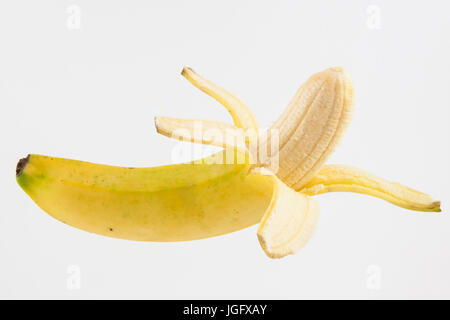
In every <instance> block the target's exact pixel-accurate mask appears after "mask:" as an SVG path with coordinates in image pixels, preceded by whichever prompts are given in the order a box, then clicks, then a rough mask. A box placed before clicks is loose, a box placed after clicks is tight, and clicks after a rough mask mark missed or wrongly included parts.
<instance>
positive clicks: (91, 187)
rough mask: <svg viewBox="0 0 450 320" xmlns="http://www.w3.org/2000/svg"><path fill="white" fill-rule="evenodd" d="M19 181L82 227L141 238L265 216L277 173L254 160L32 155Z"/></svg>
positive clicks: (210, 229) (178, 236)
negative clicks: (252, 165)
mask: <svg viewBox="0 0 450 320" xmlns="http://www.w3.org/2000/svg"><path fill="white" fill-rule="evenodd" d="M24 162H26V163H23V164H22V168H20V170H19V172H18V175H17V181H18V183H19V185H20V186H21V187H22V188H23V189H24V190H25V192H26V193H27V194H28V195H29V196H30V197H31V198H32V199H33V201H34V202H36V204H37V205H38V206H39V207H41V208H42V209H43V210H44V211H46V212H47V213H49V214H50V215H51V216H53V217H54V218H56V219H58V220H60V221H62V222H64V223H66V224H68V225H71V226H74V227H76V228H79V229H82V230H85V231H88V232H93V233H97V234H101V235H105V236H109V237H114V238H121V239H129V240H141V241H186V240H195V239H202V238H207V237H212V236H218V235H221V234H226V233H230V232H233V231H237V230H240V229H243V228H246V227H248V226H251V225H254V224H255V223H258V222H259V221H260V220H261V217H262V216H263V215H264V212H265V210H266V208H267V207H268V205H269V203H270V201H271V198H272V189H273V181H272V179H271V178H270V177H268V176H264V175H259V174H250V173H249V165H248V164H242V165H226V164H204V165H198V164H194V163H186V164H178V165H170V166H162V167H151V168H125V167H116V166H107V165H99V164H94V163H88V162H82V161H76V160H68V159H61V158H54V157H46V156H41V155H34V154H33V155H30V156H29V157H28V159H27V160H24Z"/></svg>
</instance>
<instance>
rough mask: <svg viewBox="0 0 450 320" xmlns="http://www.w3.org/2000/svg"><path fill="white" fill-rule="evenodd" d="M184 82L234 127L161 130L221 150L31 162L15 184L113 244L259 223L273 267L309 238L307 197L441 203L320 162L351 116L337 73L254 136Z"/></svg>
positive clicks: (245, 112) (315, 80)
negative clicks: (189, 158) (138, 164)
mask: <svg viewBox="0 0 450 320" xmlns="http://www.w3.org/2000/svg"><path fill="white" fill-rule="evenodd" d="M182 75H183V76H184V77H185V78H187V79H188V80H189V81H190V82H191V83H192V84H193V85H194V86H196V87H197V88H199V89H200V90H202V91H203V92H205V93H207V94H208V95H210V96H211V97H213V98H214V99H216V100H217V101H218V102H219V103H221V104H222V105H224V106H225V107H226V109H227V110H228V111H229V113H230V114H231V117H232V118H233V122H234V125H229V124H226V123H222V122H217V121H208V120H190V119H177V118H169V117H156V118H155V126H156V129H157V132H158V133H160V134H163V135H165V136H168V137H171V138H175V139H179V140H185V141H190V142H195V143H202V144H210V145H215V146H221V147H223V148H224V150H223V151H222V152H219V153H216V154H214V155H212V156H210V157H207V158H204V159H200V160H196V161H193V162H190V163H185V164H177V165H169V166H162V167H150V168H134V169H131V168H124V167H115V166H105V165H100V164H93V163H87V162H82V161H76V160H68V159H60V158H53V157H46V156H40V155H30V156H28V157H27V158H26V159H22V160H20V161H19V163H18V165H17V169H16V179H17V181H18V183H19V185H20V186H21V187H22V189H24V191H25V192H26V193H27V194H28V195H29V196H30V197H31V198H32V199H33V200H34V201H35V202H36V204H37V205H38V206H39V207H41V208H42V209H43V210H44V211H46V212H47V213H49V214H50V215H52V216H53V217H55V218H56V219H58V220H61V221H63V222H65V223H67V224H69V225H72V226H74V227H77V228H80V229H82V230H86V231H89V232H93V233H97V234H101V235H106V236H110V237H116V238H121V239H131V240H141V241H186V240H194V239H202V238H207V237H212V236H217V235H221V234H226V233H230V232H233V231H237V230H240V229H243V228H246V227H248V226H251V225H253V224H256V223H258V222H260V225H259V228H258V231H257V236H258V240H259V242H260V244H261V247H262V248H263V250H264V252H265V253H266V254H267V256H269V257H271V258H281V257H284V256H286V255H289V254H293V253H295V252H296V251H298V250H299V249H300V248H302V247H303V246H304V245H305V244H306V242H307V241H308V240H309V239H310V238H311V237H312V235H313V233H314V230H315V228H316V225H317V221H318V218H319V206H318V204H317V203H316V201H314V200H313V199H311V198H310V196H315V195H318V194H322V193H325V192H332V191H351V192H357V193H363V194H367V195H371V196H375V197H378V198H381V199H384V200H387V201H389V202H391V203H393V204H395V205H398V206H400V207H403V208H407V209H411V210H418V211H433V212H439V211H440V202H439V201H434V200H433V199H432V198H431V197H430V196H429V195H427V194H424V193H421V192H419V191H416V190H413V189H410V188H408V187H405V186H402V185H400V184H398V183H393V182H389V181H387V180H384V179H382V178H379V177H377V176H374V175H372V174H370V173H368V172H366V171H363V170H361V169H357V168H353V167H350V166H342V165H324V164H325V162H326V160H327V159H328V158H329V156H330V155H331V154H332V152H333V151H334V150H335V148H336V146H337V145H338V143H339V142H340V140H341V137H342V135H343V133H344V132H345V130H346V128H347V126H348V124H349V122H350V120H351V118H352V113H353V105H354V103H353V84H352V81H351V78H350V76H349V75H348V74H347V73H346V72H345V71H344V70H343V69H342V68H340V67H335V68H329V69H326V70H324V71H322V72H319V73H317V74H315V75H313V76H312V77H310V78H309V79H308V80H307V81H306V82H305V83H304V84H303V85H302V86H301V87H300V89H299V90H298V91H297V92H296V94H295V95H294V97H293V99H292V100H291V102H290V103H289V105H288V107H287V109H286V110H285V111H284V112H283V113H282V115H281V116H280V117H279V118H278V120H277V121H275V122H274V124H273V125H272V126H271V127H270V128H269V129H268V130H267V132H266V133H264V134H262V135H258V133H257V132H258V124H257V121H256V118H255V117H254V115H253V113H252V112H251V110H250V109H249V108H248V107H247V106H246V105H245V104H244V103H243V102H242V101H241V100H240V99H239V98H237V97H235V96H234V95H233V94H231V93H230V92H228V91H227V90H225V89H223V88H221V87H219V86H217V85H215V84H214V83H212V82H211V81H209V80H207V79H205V78H203V77H201V76H200V75H198V74H197V73H195V72H194V71H193V70H192V69H190V68H184V69H183V71H182ZM274 136H276V137H277V138H278V139H273V137H274ZM273 159H276V161H273ZM273 163H276V164H277V165H278V168H276V167H274V166H273Z"/></svg>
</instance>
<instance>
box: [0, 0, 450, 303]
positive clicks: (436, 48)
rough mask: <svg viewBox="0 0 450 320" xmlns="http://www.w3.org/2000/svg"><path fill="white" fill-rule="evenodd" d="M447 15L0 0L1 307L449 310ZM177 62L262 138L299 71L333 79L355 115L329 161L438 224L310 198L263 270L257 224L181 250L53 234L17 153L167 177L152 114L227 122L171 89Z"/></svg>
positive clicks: (201, 100) (387, 208) (418, 9)
mask: <svg viewBox="0 0 450 320" xmlns="http://www.w3.org/2000/svg"><path fill="white" fill-rule="evenodd" d="M71 5H75V7H70V6H71ZM78 9H79V10H80V12H79V15H78V13H77V10H78ZM449 14H450V6H449V3H448V1H429V0H427V1H380V0H374V1H331V0H330V1H271V2H269V1H206V0H205V1H183V2H182V1H106V0H104V1H81V0H79V1H71V2H69V1H56V0H55V1H2V2H1V4H0V41H1V45H0V110H1V111H0V112H1V113H0V137H1V138H0V139H1V142H2V145H1V148H0V195H1V196H0V197H1V202H0V203H1V212H0V298H63V299H66V298H274V299H278V298H287V299H291V298H375V299H378V298H450V273H449V272H448V271H449V270H450V224H449V223H450V217H449V215H448V212H446V206H447V205H448V203H450V197H449V192H448V190H449V188H450V174H449V171H450V169H449V162H450V161H449V160H450V152H449V151H450V150H449V140H448V139H449V134H450V127H449V125H448V124H449V120H450V111H449V108H450V78H449V73H450V59H449V57H450V19H449ZM78 18H79V19H80V20H78ZM78 22H80V24H79V25H77V23H78ZM78 27H79V28H78ZM185 65H186V66H190V67H192V68H194V69H195V70H196V71H198V72H199V73H200V74H202V75H204V76H206V77H207V78H209V79H211V80H212V81H214V82H216V83H218V84H220V85H222V86H224V87H225V88H227V89H229V90H230V91H232V92H233V93H235V94H236V95H238V96H239V97H241V98H242V99H243V100H244V101H245V102H247V104H248V105H249V106H251V108H252V109H253V111H254V112H255V114H256V115H257V118H258V120H259V122H260V124H261V125H262V126H268V125H270V123H271V122H272V121H274V120H275V119H276V118H277V117H278V115H280V114H281V112H282V110H283V109H284V107H285V106H286V105H287V103H288V101H289V100H290V98H291V97H292V95H293V94H294V92H295V91H296V89H297V88H298V87H299V86H300V84H301V83H302V82H303V81H305V80H306V79H307V78H308V77H309V76H310V75H311V74H313V73H315V72H318V71H321V70H322V69H325V68H327V67H330V66H336V65H341V66H344V67H345V68H346V69H347V71H348V72H349V73H350V74H351V75H352V77H353V81H354V84H355V95H356V106H355V116H354V120H353V122H352V124H351V126H350V128H349V130H348V131H347V134H346V135H345V138H344V139H343V142H342V144H341V145H340V147H339V148H338V150H337V152H336V153H335V154H334V155H333V156H332V158H331V159H330V162H331V163H345V164H350V165H355V166H358V167H361V168H364V169H367V170H369V171H371V172H373V173H375V174H378V175H380V176H383V177H385V178H388V179H391V180H395V181H400V182H402V183H403V184H406V185H408V186H410V187H413V188H416V189H419V190H421V191H424V192H427V193H430V194H431V195H433V196H434V197H435V198H437V199H440V200H442V202H443V214H435V213H419V212H413V211H407V210H405V209H402V208H399V207H395V206H393V205H391V204H389V203H387V202H384V201H382V200H379V199H375V198H371V197H367V196H362V195H357V194H349V193H333V194H326V195H323V196H319V197H316V199H317V200H318V201H319V203H320V206H321V221H320V222H319V226H318V230H317V232H316V234H315V236H314V238H313V239H312V240H311V241H310V243H309V244H308V245H307V246H306V248H304V249H303V250H302V251H300V252H298V253H297V254H296V255H295V256H290V257H287V258H285V259H282V260H270V259H269V258H267V257H266V256H265V254H264V253H263V251H262V250H261V248H260V246H259V243H258V240H257V237H256V226H254V227H251V228H248V229H246V230H243V231H240V232H236V233H233V234H229V235H226V236H221V237H217V238H212V239H207V240H201V241H193V242H185V243H139V242H132V241H124V240H116V239H110V238H106V237H102V236H98V235H94V234H89V233H86V232H84V231H80V230H77V229H75V228H71V227H69V226H66V225H64V224H62V223H60V222H58V221H56V220H54V219H52V218H51V217H49V216H48V215H47V214H45V213H44V212H43V211H42V210H40V209H39V208H38V207H37V206H36V205H35V204H34V203H33V202H32V200H31V199H30V198H29V197H28V196H27V195H26V194H25V193H24V192H23V191H22V190H21V189H20V187H19V186H18V185H17V183H16V181H15V177H14V169H15V166H16V163H17V161H18V159H19V158H21V157H24V156H26V155H27V154H28V153H38V154H44V155H53V156H59V157H65V158H73V159H79V160H86V161H92V162H98V163H105V164H114V165H123V166H153V165H161V164H167V163H171V162H172V159H171V150H172V149H173V147H174V146H175V145H176V144H177V142H176V141H172V140H170V139H168V138H165V137H162V136H158V135H157V134H156V132H155V129H154V126H153V116H154V115H155V114H161V115H168V116H175V117H184V118H204V119H212V120H220V121H226V122H230V117H229V115H228V114H227V113H226V111H225V109H224V108H223V107H222V106H220V105H219V104H218V103H217V102H215V101H214V100H212V99H211V98H209V97H208V96H206V95H205V94H203V93H201V92H200V91H198V90H197V89H196V88H194V87H193V86H191V85H190V84H189V83H188V82H187V81H186V80H185V79H184V78H183V77H181V75H180V71H181V69H182V67H183V66H185ZM230 123H231V122H230ZM71 266H73V267H71ZM73 270H75V271H73ZM78 272H79V273H78ZM74 276H76V277H78V276H79V279H80V281H81V282H80V287H79V288H77V287H76V286H75V287H71V286H70V285H69V286H67V282H68V281H69V283H71V282H70V281H71V279H72V280H73V277H74Z"/></svg>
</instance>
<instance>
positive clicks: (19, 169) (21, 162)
mask: <svg viewBox="0 0 450 320" xmlns="http://www.w3.org/2000/svg"><path fill="white" fill-rule="evenodd" d="M28 160H30V155H27V156H26V158H22V159H20V160H19V162H17V166H16V177H18V176H20V174H21V173H22V171H23V169H24V168H25V166H26V165H27V163H28Z"/></svg>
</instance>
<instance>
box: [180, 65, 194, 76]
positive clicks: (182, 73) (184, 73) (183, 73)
mask: <svg viewBox="0 0 450 320" xmlns="http://www.w3.org/2000/svg"><path fill="white" fill-rule="evenodd" d="M192 71H193V70H192V69H191V68H189V67H183V70H181V75H182V76H186V74H187V73H188V72H192Z"/></svg>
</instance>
